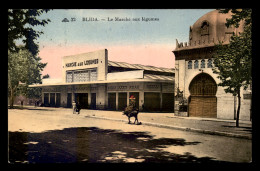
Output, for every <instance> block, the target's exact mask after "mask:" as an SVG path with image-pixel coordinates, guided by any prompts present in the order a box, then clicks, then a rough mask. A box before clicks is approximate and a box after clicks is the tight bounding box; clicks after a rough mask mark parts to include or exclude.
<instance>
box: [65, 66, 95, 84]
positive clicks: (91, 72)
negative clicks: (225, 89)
mask: <svg viewBox="0 0 260 171" xmlns="http://www.w3.org/2000/svg"><path fill="white" fill-rule="evenodd" d="M96 80H97V69H87V70H77V71H67V74H66V82H67V83H72V82H88V81H96Z"/></svg>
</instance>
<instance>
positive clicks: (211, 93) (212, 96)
mask: <svg viewBox="0 0 260 171" xmlns="http://www.w3.org/2000/svg"><path fill="white" fill-rule="evenodd" d="M189 91H190V97H189V108H188V110H189V111H188V112H189V116H193V117H210V118H216V117H217V97H216V92H217V84H216V82H215V80H214V79H213V78H212V77H211V76H210V75H209V74H206V73H201V74H199V75H197V76H196V77H194V78H193V80H192V81H191V83H190V86H189Z"/></svg>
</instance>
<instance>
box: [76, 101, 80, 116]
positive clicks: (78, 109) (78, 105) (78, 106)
mask: <svg viewBox="0 0 260 171" xmlns="http://www.w3.org/2000/svg"><path fill="white" fill-rule="evenodd" d="M76 108H77V110H76V112H78V115H79V113H80V109H81V106H80V104H79V102H78V103H77V104H76Z"/></svg>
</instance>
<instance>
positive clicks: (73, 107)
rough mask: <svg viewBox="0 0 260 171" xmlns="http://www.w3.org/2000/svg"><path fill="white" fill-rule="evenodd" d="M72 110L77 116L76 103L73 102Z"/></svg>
mask: <svg viewBox="0 0 260 171" xmlns="http://www.w3.org/2000/svg"><path fill="white" fill-rule="evenodd" d="M72 110H73V114H75V112H76V103H75V101H73V102H72Z"/></svg>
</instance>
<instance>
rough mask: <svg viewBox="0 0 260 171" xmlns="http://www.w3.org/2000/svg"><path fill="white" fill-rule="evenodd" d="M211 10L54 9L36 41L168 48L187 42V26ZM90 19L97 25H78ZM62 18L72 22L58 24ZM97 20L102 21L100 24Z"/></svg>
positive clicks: (90, 22)
mask: <svg viewBox="0 0 260 171" xmlns="http://www.w3.org/2000/svg"><path fill="white" fill-rule="evenodd" d="M212 10H214V9H111V10H106V9H104V10H102V9H84V10H80V9H73V10H72V9H70V10H61V9H56V10H55V9H54V10H52V11H49V12H48V13H47V14H45V13H44V14H43V15H42V16H41V18H49V19H50V20H51V22H50V23H49V24H47V25H46V26H45V27H40V28H39V29H40V30H42V31H43V32H44V34H43V35H41V36H40V38H38V42H39V43H40V47H41V46H46V45H58V44H61V45H64V44H66V45H72V44H91V45H96V44H98V45H100V44H102V45H104V46H105V45H122V44H124V45H129V44H146V43H150V44H172V45H175V39H178V40H179V41H180V42H182V41H188V33H189V26H190V25H192V24H193V23H194V22H195V21H196V20H198V19H199V18H200V17H201V16H203V15H204V14H206V13H207V12H209V11H212ZM83 17H94V18H98V19H99V20H100V21H88V22H86V21H82V20H83ZM108 17H109V18H115V17H120V18H126V17H128V18H130V19H131V20H132V18H142V17H146V18H150V17H152V18H159V21H150V22H145V21H107V18H108ZM64 18H67V19H68V20H71V18H75V19H76V21H74V22H71V21H70V22H62V20H63V19H64ZM101 19H105V21H102V20H101Z"/></svg>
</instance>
